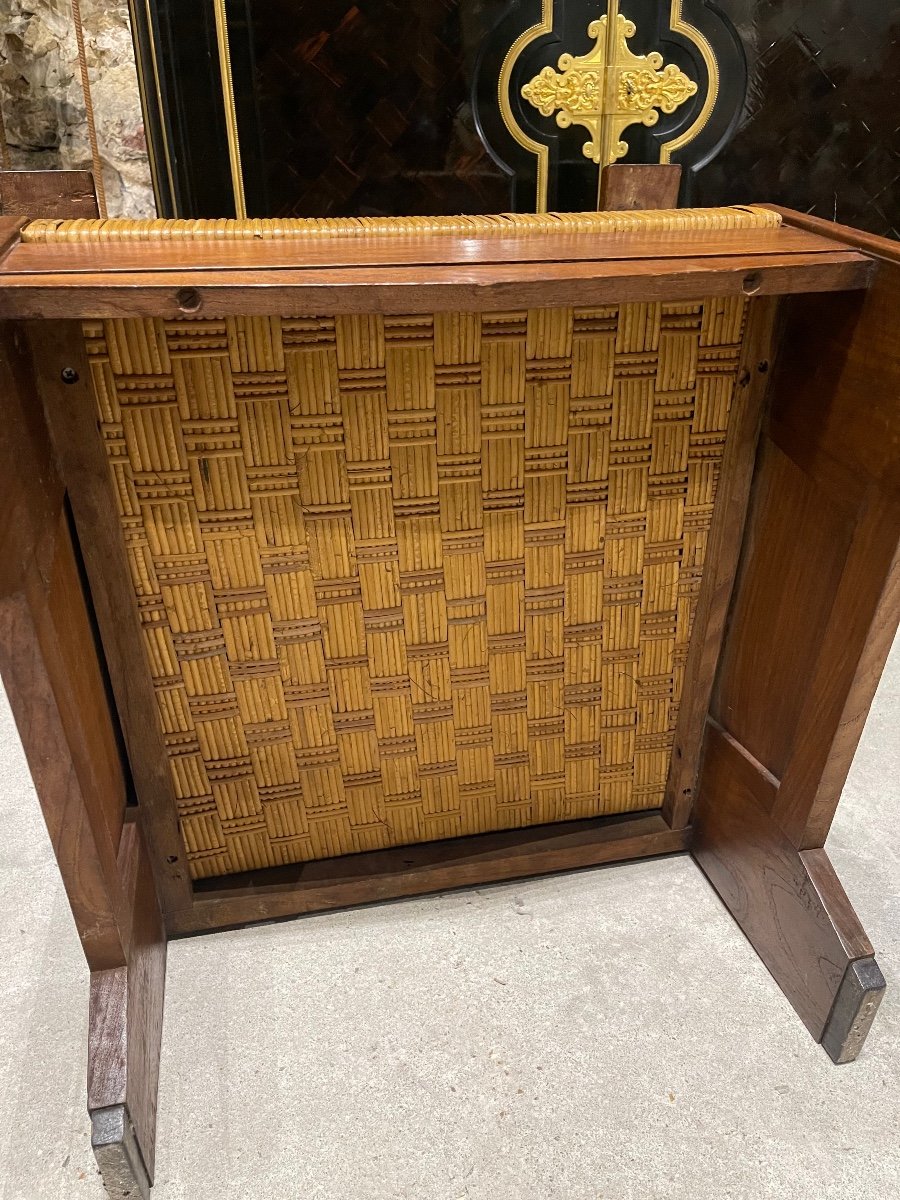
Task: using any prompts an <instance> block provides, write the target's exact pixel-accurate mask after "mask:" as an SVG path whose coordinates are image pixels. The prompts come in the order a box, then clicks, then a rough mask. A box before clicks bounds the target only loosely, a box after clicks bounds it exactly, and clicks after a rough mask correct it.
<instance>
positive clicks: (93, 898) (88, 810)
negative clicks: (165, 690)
mask: <svg viewBox="0 0 900 1200" xmlns="http://www.w3.org/2000/svg"><path fill="white" fill-rule="evenodd" d="M0 417H2V419H0V478H2V479H3V484H4V506H3V511H2V516H0V670H2V672H3V679H4V683H5V685H6V689H7V692H8V695H9V699H10V704H11V707H12V710H13V713H14V715H15V718H16V723H17V725H18V728H19V732H20V735H21V737H22V741H23V745H24V748H25V753H26V757H27V759H28V763H29V766H30V768H31V772H32V774H33V776H34V779H35V784H36V787H37V790H38V798H39V800H40V803H41V808H42V810H43V813H44V819H45V821H46V823H47V828H48V830H49V833H50V839H51V842H52V844H53V849H54V853H55V854H56V856H57V860H58V861H59V864H60V871H61V874H62V876H63V882H64V884H65V887H66V892H67V895H68V897H69V902H70V904H71V906H72V910H73V913H74V915H75V921H76V925H77V927H78V932H79V935H80V936H81V939H82V945H83V948H84V951H85V955H86V956H87V959H88V962H89V963H90V964H91V966H94V967H109V966H116V965H119V964H120V963H122V962H124V960H125V954H126V953H127V948H128V935H127V930H126V929H125V928H124V923H125V921H126V916H125V913H124V902H123V897H122V894H121V889H120V887H119V882H118V873H117V868H116V853H117V849H118V844H119V835H120V832H121V827H122V820H123V815H124V810H125V804H126V800H127V793H126V777H125V773H124V770H123V765H122V762H121V760H120V757H119V750H118V744H117V741H116V736H115V730H114V726H113V722H112V720H111V716H110V712H109V709H108V705H107V699H106V692H105V686H104V681H103V676H102V673H101V668H100V665H99V663H98V661H97V655H96V646H95V643H94V637H93V630H92V628H91V623H90V619H89V615H88V611H87V608H86V605H85V601H84V597H83V594H82V590H81V581H80V578H79V573H78V567H77V563H76V560H75V555H74V551H73V547H72V543H71V540H70V537H69V528H68V522H67V515H66V512H65V507H64V494H63V489H62V484H61V482H60V480H59V477H58V475H57V473H56V469H55V466H54V463H53V461H52V457H51V454H50V448H49V443H48V440H47V435H46V431H45V430H44V428H43V424H42V420H41V414H40V406H39V403H38V401H37V397H36V395H35V392H34V388H33V385H32V383H31V380H30V377H29V364H28V360H27V356H26V354H25V351H24V344H23V341H22V339H21V338H20V337H19V336H18V334H17V332H16V331H15V330H13V329H12V328H10V327H5V328H4V329H3V330H2V336H0Z"/></svg>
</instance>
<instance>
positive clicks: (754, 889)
mask: <svg viewBox="0 0 900 1200" xmlns="http://www.w3.org/2000/svg"><path fill="white" fill-rule="evenodd" d="M777 790H778V783H777V781H776V780H775V779H774V778H773V777H772V776H771V775H770V774H769V773H768V772H767V771H766V770H765V768H763V767H762V766H761V765H760V764H759V763H757V762H755V761H754V760H753V759H752V758H751V757H750V756H749V755H748V754H747V753H746V752H745V751H744V750H742V748H741V747H740V746H739V745H738V744H737V743H736V742H735V741H734V739H733V738H730V737H729V736H728V734H727V733H724V732H723V731H722V730H720V729H718V728H717V727H716V726H714V725H710V726H709V727H708V729H707V737H706V751H705V756H704V761H703V768H702V771H701V776H700V784H699V792H698V805H697V829H696V835H695V841H694V855H695V857H696V858H697V861H698V862H699V864H700V866H701V867H702V868H703V870H704V872H705V873H706V875H707V876H708V877H709V879H710V882H711V883H712V885H713V887H714V888H715V889H716V891H717V892H718V893H719V895H720V896H721V897H722V899H723V900H724V902H725V904H726V905H727V906H728V909H729V910H730V912H731V914H732V916H733V917H734V918H735V920H736V921H737V922H738V924H739V925H740V926H741V928H742V929H743V931H744V933H746V935H747V937H748V938H749V939H750V941H751V942H752V944H753V947H754V949H755V950H756V952H757V954H759V956H760V958H761V959H762V960H763V962H764V963H765V964H766V966H767V967H768V969H769V970H770V971H771V973H772V975H773V976H774V978H775V980H776V981H777V983H778V985H779V986H780V987H781V989H782V991H783V992H784V993H785V995H786V996H787V997H788V999H789V1000H790V1002H791V1004H792V1005H793V1006H794V1008H795V1009H796V1010H797V1012H798V1014H799V1015H800V1017H801V1018H802V1020H803V1023H804V1024H805V1025H806V1027H807V1029H808V1030H809V1031H810V1033H811V1034H812V1035H813V1037H814V1038H815V1039H816V1041H820V1040H821V1039H822V1036H823V1035H824V1033H825V1030H826V1026H827V1023H828V1017H829V1014H830V1013H831V1009H832V1005H833V1004H834V1000H835V997H836V996H837V993H838V990H839V988H840V986H841V982H842V980H843V978H844V974H845V972H846V969H847V967H848V965H849V964H850V962H851V961H852V960H853V959H854V958H855V957H857V956H858V955H857V951H859V950H865V951H866V952H867V953H869V954H871V947H870V946H869V945H868V941H867V939H866V938H865V934H863V933H862V930H861V928H860V926H859V921H858V920H857V918H856V915H855V914H854V913H853V909H852V907H851V906H850V902H849V901H848V900H847V898H846V896H845V895H844V893H843V889H842V888H841V886H840V883H839V882H838V879H837V876H836V875H835V874H834V872H833V871H830V870H829V869H828V867H826V865H825V863H826V859H825V852H824V851H820V852H819V856H818V857H817V859H816V860H815V861H814V862H813V863H812V864H811V866H812V869H813V874H812V875H811V874H810V871H809V869H808V868H807V865H806V863H805V862H804V860H803V858H802V857H801V855H800V853H799V852H798V851H797V850H796V849H795V848H794V846H792V845H791V843H790V841H789V840H788V838H787V837H786V836H785V835H784V833H782V831H781V830H780V829H779V827H778V825H777V824H776V823H775V822H774V821H773V820H772V818H771V817H770V816H769V810H770V809H771V808H772V806H773V804H774V799H775V794H776V792H777Z"/></svg>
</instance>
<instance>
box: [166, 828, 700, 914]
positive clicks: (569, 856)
mask: <svg viewBox="0 0 900 1200" xmlns="http://www.w3.org/2000/svg"><path fill="white" fill-rule="evenodd" d="M687 845H688V832H687V831H686V830H673V829H670V828H669V826H668V825H667V824H666V822H665V821H664V820H663V819H662V817H661V816H660V815H659V814H658V813H648V814H646V815H644V816H639V817H627V818H620V817H606V818H597V819H594V820H589V821H572V822H567V823H564V824H560V825H549V826H536V827H533V828H530V829H516V830H509V831H504V832H501V833H485V834H478V835H476V836H474V837H466V838H452V839H448V840H447V841H442V842H425V843H420V844H418V845H415V846H403V847H399V848H397V849H395V850H378V851H373V852H370V853H365V854H348V855H345V856H344V857H342V858H331V859H322V860H319V861H318V862H309V863H302V864H297V865H295V866H293V867H289V868H283V869H281V868H274V869H270V870H267V871H263V872H257V873H254V874H251V875H248V876H229V877H228V879H227V880H221V881H212V880H210V881H208V882H207V883H205V884H203V885H196V886H195V888H194V903H193V907H192V908H187V909H185V910H183V911H181V912H176V913H174V914H173V915H172V917H171V918H170V920H169V928H170V932H171V933H173V934H176V935H177V934H190V933H201V932H203V931H205V930H211V929H222V928H225V927H227V926H232V925H243V924H247V923H249V922H252V921H267V920H271V919H272V918H275V917H292V916H297V915H299V914H301V913H311V912H322V911H325V910H327V909H333V908H346V907H348V906H350V905H356V904H371V903H373V902H375V901H383V900H395V899H398V898H400V897H403V896H421V895H426V894H427V893H429V892H441V891H446V890H448V889H450V888H459V887H469V886H473V885H476V884H485V883H497V882H500V881H503V880H511V879H524V878H526V877H528V876H530V875H546V874H550V873H552V872H554V871H571V870H574V869H576V868H579V867H590V866H597V865H599V864H601V863H609V862H623V861H625V860H627V859H634V858H647V857H649V856H651V855H655V854H673V853H677V852H679V851H683V850H685V849H686V848H687Z"/></svg>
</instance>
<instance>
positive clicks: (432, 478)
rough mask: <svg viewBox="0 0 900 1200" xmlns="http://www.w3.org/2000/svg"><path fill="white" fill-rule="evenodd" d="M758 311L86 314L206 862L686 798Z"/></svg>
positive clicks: (337, 848)
mask: <svg viewBox="0 0 900 1200" xmlns="http://www.w3.org/2000/svg"><path fill="white" fill-rule="evenodd" d="M714 211H715V210H714ZM648 217H653V218H656V219H657V220H658V221H662V220H664V219H665V217H666V214H610V215H604V214H586V215H585V216H584V217H580V218H578V219H579V220H582V221H588V220H589V221H592V222H593V223H594V224H595V225H596V226H598V227H602V222H603V221H604V220H606V221H607V222H613V223H614V222H619V223H621V222H622V221H625V222H627V221H629V220H641V219H647V218H648ZM526 219H527V218H526ZM670 219H671V220H672V221H675V220H678V221H679V222H681V223H682V225H681V227H682V228H684V227H685V225H684V222H687V223H688V225H689V223H690V221H691V220H692V216H691V214H690V213H687V214H685V213H678V214H672V215H671V216H670ZM693 219H695V220H696V221H697V222H698V227H700V228H706V227H709V222H710V220H711V219H713V217H712V216H711V214H710V213H708V212H707V213H703V214H696V215H695V216H694V218H693ZM719 219H720V221H721V222H723V224H722V226H721V227H725V228H727V227H729V226H728V225H727V224H725V222H729V221H730V222H732V223H733V222H734V221H736V220H737V221H740V220H745V221H746V222H748V223H752V222H753V221H758V222H759V223H761V224H762V223H771V222H772V221H773V220H776V218H774V217H773V215H772V214H761V213H753V212H746V211H737V212H736V211H735V210H726V211H725V215H722V216H721V217H720V218H719ZM460 220H466V219H465V218H462V219H460ZM468 220H474V221H479V220H484V219H482V218H469V219H468ZM531 220H532V221H538V222H540V221H541V220H544V221H548V220H549V218H531ZM701 222H706V225H704V224H702V223H701ZM41 224H42V223H36V225H37V226H40V225H41ZM43 224H45V225H46V228H45V229H44V231H43V232H41V230H40V229H37V228H36V226H32V227H31V228H32V230H33V231H34V232H33V233H32V236H33V237H35V238H38V237H46V238H47V240H52V239H53V238H54V237H60V238H64V237H67V236H68V237H82V238H83V239H85V240H98V239H99V240H102V238H103V237H107V236H109V237H114V236H116V226H117V223H115V222H106V223H98V222H74V223H62V224H61V223H58V222H57V223H50V224H47V223H43ZM119 224H121V225H122V226H127V225H128V223H119ZM288 224H289V223H285V222H281V223H274V222H273V223H265V222H255V223H254V222H248V223H247V226H250V225H256V226H258V227H259V228H258V229H257V232H256V234H254V235H253V236H266V237H278V236H283V235H284V228H285V226H286V225H288ZM299 224H301V225H309V223H299ZM322 224H323V225H324V224H328V225H330V226H331V227H334V226H335V225H336V224H338V223H336V222H327V223H326V222H323V223H322ZM348 224H349V223H348ZM357 224H361V223H357ZM213 225H215V226H216V227H217V228H218V230H219V232H218V234H216V233H215V230H214V229H213V228H212V226H213ZM224 225H225V223H202V222H199V223H190V224H185V223H164V222H161V223H156V224H155V225H154V226H153V227H150V226H147V227H146V228H145V229H144V230H143V231H140V230H139V231H138V233H137V235H136V236H145V237H148V238H152V237H155V236H169V237H172V236H196V237H204V236H249V235H247V234H246V227H234V228H233V229H232V231H231V234H229V233H228V231H227V230H226V231H225V234H224V235H223V233H222V229H223V227H224ZM267 225H268V228H264V227H265V226H267ZM166 226H168V231H167V232H166V231H165V227H166ZM176 226H177V227H176ZM76 227H80V230H79V228H76ZM434 227H435V222H434V221H433V220H432V221H430V222H429V228H430V229H433V228H434ZM104 230H105V232H104ZM131 230H132V231H131V233H129V232H128V231H127V230H125V229H121V230H120V233H121V236H122V237H125V236H135V234H134V229H133V226H132V227H131ZM315 230H316V227H315V224H314V223H312V227H311V228H309V233H310V236H315ZM348 233H350V234H352V230H348ZM367 236H385V237H390V236H391V226H390V224H389V223H388V224H387V225H386V226H385V228H384V229H383V230H380V231H379V229H377V228H376V229H371V230H369V231H368V233H367ZM752 303H753V301H750V300H747V299H745V298H744V297H742V296H738V297H734V298H718V299H708V300H705V301H700V302H692V303H683V302H682V303H667V302H659V303H642V304H636V303H626V304H620V305H615V304H613V305H608V306H605V307H600V308H579V307H573V308H552V309H551V308H533V309H529V310H527V311H525V310H514V311H504V312H488V313H473V312H438V313H433V314H430V315H428V314H426V315H421V314H416V315H410V316H402V315H401V316H395V315H392V316H381V315H379V314H377V313H374V312H373V313H369V314H365V313H364V314H353V315H340V314H329V313H327V312H324V313H317V314H306V315H302V314H301V315H290V316H289V315H271V316H252V317H251V316H247V317H229V318H222V319H203V318H198V319H188V318H185V319H178V320H172V321H166V320H159V319H154V320H150V319H147V320H138V319H128V320H124V319H123V320H106V321H94V322H88V323H87V324H86V325H85V338H86V343H87V349H88V352H89V356H90V362H91V365H92V374H93V383H94V390H95V393H96V400H97V406H98V414H99V419H100V422H101V428H102V434H103V439H104V444H105V447H106V450H107V453H108V460H109V469H110V472H111V476H112V479H113V483H114V491H115V497H116V501H117V504H118V513H119V517H120V520H121V528H122V535H123V538H124V541H125V545H126V548H127V554H128V560H129V563H130V568H131V574H132V580H133V584H134V594H135V599H136V603H137V607H138V611H139V614H140V621H141V628H142V634H143V643H144V648H145V651H146V658H147V665H148V670H149V672H150V675H151V677H152V681H153V687H154V690H155V695H156V699H157V703H158V711H159V718H160V721H161V724H162V728H163V731H164V735H165V744H166V748H167V753H168V756H169V766H170V770H171V775H172V780H173V783H174V789H175V794H176V796H177V804H178V817H179V821H180V827H181V831H182V836H183V839H184V844H185V849H186V852H187V856H188V859H189V862H190V869H191V873H192V875H193V877H194V878H200V877H206V876H213V875H222V874H227V873H231V872H237V871H243V870H247V869H251V868H257V867H264V866H269V865H276V864H285V863H291V862H298V861H303V860H308V859H314V858H323V857H330V856H333V855H339V854H345V853H348V852H354V851H363V850H372V849H377V848H381V847H387V846H392V845H399V844H406V843H413V842H419V841H425V840H432V839H441V838H449V837H455V836H458V835H462V834H470V833H480V832H484V831H487V830H496V829H505V828H511V827H516V826H525V825H533V824H542V823H545V822H555V821H563V820H568V819H573V818H579V817H591V816H598V815H604V814H613V813H625V812H633V811H639V810H646V809H654V808H658V807H659V806H660V804H661V802H662V797H663V792H664V788H665V784H666V778H667V774H668V769H669V760H670V756H671V752H672V745H673V735H674V729H675V722H676V718H677V713H678V705H679V699H680V695H681V690H682V681H683V673H684V663H685V658H686V654H687V648H688V644H689V640H690V636H691V626H692V621H693V617H694V611H695V606H696V602H697V596H698V591H699V587H700V582H701V577H702V574H703V568H704V560H705V555H706V548H707V538H708V532H709V528H710V521H711V518H712V514H713V508H714V504H715V502H716V494H717V482H718V478H719V472H720V465H721V462H722V457H723V453H724V449H725V444H726V438H727V436H728V429H729V413H730V410H731V402H732V395H733V392H734V387H735V382H736V378H737V373H738V362H739V357H740V353H741V345H742V337H743V332H744V329H745V326H746V321H747V314H748V308H749V306H750V304H752Z"/></svg>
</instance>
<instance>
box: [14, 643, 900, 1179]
mask: <svg viewBox="0 0 900 1200" xmlns="http://www.w3.org/2000/svg"><path fill="white" fill-rule="evenodd" d="M0 701H2V694H0ZM898 727H900V643H898V646H897V647H896V648H895V651H894V655H893V658H892V661H891V664H890V666H889V668H888V671H887V673H886V675H885V678H884V680H883V682H882V687H881V690H880V692H879V696H878V700H877V702H876V704H875V707H874V709H873V711H872V713H871V716H870V719H869V722H868V725H867V727H866V732H865V735H864V739H863V745H862V747H861V751H860V754H859V757H858V759H857V761H856V764H855V765H854V769H853V773H852V775H851V778H850V781H849V782H848V785H847V789H846V793H845V797H844V801H843V804H842V807H841V811H840V814H839V816H838V819H837V822H836V824H835V827H834V830H833V832H832V836H831V839H830V841H829V850H830V852H831V854H832V857H833V860H834V862H835V864H836V866H837V868H838V871H839V872H840V874H841V876H842V878H843V880H844V882H845V885H846V887H847V890H848V892H849V894H850V896H851V899H852V900H853V901H854V903H855V905H856V907H857V909H858V911H859V913H860V916H861V917H862V919H863V922H864V924H865V925H866V927H867V929H868V931H869V934H870V936H871V937H872V940H873V942H874V943H875V946H876V949H877V951H878V954H879V960H880V962H881V965H882V968H883V969H884V972H885V974H886V975H887V977H888V981H889V985H890V981H891V979H895V980H897V979H900V833H898V828H900V826H898V812H900V805H898V801H900V784H898V779H900V735H898ZM0 961H2V963H3V971H2V973H0V1188H2V1196H3V1197H4V1200H44V1198H47V1200H51V1198H52V1200H58V1198H66V1200H68V1198H70V1197H71V1198H75V1200H91V1198H95V1200H99V1198H100V1197H102V1196H103V1194H104V1193H103V1189H102V1186H101V1183H100V1180H99V1178H98V1176H97V1173H96V1170H95V1167H94V1163H93V1158H92V1156H91V1151H90V1145H89V1132H88V1122H87V1119H86V1116H85V1111H84V1076H85V1057H86V1033H87V984H88V977H87V970H86V968H85V965H84V962H83V959H82V956H81V952H80V949H79V946H78V941H77V938H76V935H75V930H74V927H73V924H72V919H71V916H70V914H69V911H68V909H67V907H66V901H65V897H64V895H63V891H62V887H61V884H60V881H59V878H58V876H57V874H56V871H55V868H54V863H53V858H52V855H51V852H50V846H49V842H48V839H47V835H46V832H45V830H44V828H43V824H42V820H41V817H40V813H39V811H38V807H37V801H36V799H35V797H34V794H33V790H32V788H31V784H30V780H29V777H28V773H27V770H26V767H25V763H24V759H23V757H22V753H21V749H20V747H19V745H18V741H17V738H16V734H15V730H14V727H13V724H12V720H11V718H10V715H9V712H8V710H7V709H6V708H5V705H3V706H2V707H0ZM898 1194H900V987H896V986H895V987H894V989H893V990H892V991H891V990H889V992H888V996H887V999H886V1000H885V1002H884V1004H883V1006H882V1010H881V1013H880V1014H879V1018H878V1021H877V1023H876V1026H875V1029H874V1031H873V1033H872V1036H871V1037H870V1039H869V1042H868V1045H867V1047H866V1050H865V1051H864V1055H863V1058H862V1059H861V1060H860V1061H859V1062H858V1063H856V1064H854V1065H852V1066H846V1067H833V1066H832V1065H831V1064H830V1062H829V1061H828V1059H827V1058H826V1056H825V1054H824V1053H823V1051H822V1050H820V1049H819V1048H818V1047H817V1046H816V1045H814V1043H813V1042H812V1041H811V1040H810V1039H809V1037H808V1036H807V1034H806V1032H805V1030H804V1029H803V1026H802V1025H801V1023H800V1021H799V1019H798V1018H797V1017H796V1016H795V1015H794V1013H793V1011H792V1010H791V1008H790V1006H789V1005H788V1003H787V1001H786V1000H785V999H784V997H783V996H782V995H781V993H780V992H779V990H778V988H777V987H776V986H775V984H774V983H773V982H772V980H771V979H770V977H769V975H768V974H767V972H766V970H765V968H764V967H763V966H762V964H761V963H760V962H759V960H758V959H757V958H756V956H755V954H754V953H753V951H752V950H751V948H750V946H749V945H748V943H747V942H746V941H745V940H744V938H743V936H742V935H741V933H740V931H739V930H738V928H737V927H736V926H735V925H734V923H733V922H732V920H731V918H730V917H729V916H728V914H727V913H726V912H725V910H724V909H723V908H722V907H721V905H720V904H719V902H718V900H717V899H716V897H715V895H714V894H713V892H712V891H711V890H710V888H709V886H708V885H707V884H706V882H705V880H704V878H703V877H702V875H701V874H700V873H699V871H698V870H697V869H696V868H695V867H694V866H693V865H692V863H691V862H690V861H689V860H688V859H686V858H678V859H666V860H661V861H657V862H645V863H638V864H632V865H629V866H623V867H615V868H611V869H605V870H604V869H599V870H591V871H585V872H581V873H579V874H576V875H570V876H565V877H560V878H550V879H541V880H536V881H533V882H527V883H517V884H513V885H509V886H502V887H496V888H485V889H481V890H474V891H470V892H466V893H457V894H453V895H444V896H436V897H433V898H428V899H423V900H415V901H410V902H405V903H399V904H393V905H387V906H382V907H374V908H369V909H365V910H360V911H356V912H349V913H339V914H336V915H327V916H319V917H314V918H310V919H306V920H301V921H295V922H292V923H287V924H282V925H277V926H269V927H266V928H262V929H252V930H244V931H240V932H236V933H228V934H219V935H217V936H213V937H207V938H199V939H194V940H190V941H184V942H176V943H174V944H173V945H172V946H171V948H170V956H169V974H168V983H167V995H166V1018H165V1029H164V1036H163V1057H162V1079H161V1084H160V1115H159V1155H158V1171H157V1186H156V1188H155V1191H154V1196H155V1198H156V1200H187V1198H190V1200H211V1198H216V1200H251V1198H253V1197H260V1198H263V1197H265V1198H266V1200H282V1198H293V1197H303V1198H304V1200H562V1198H565V1200H657V1198H659V1200H698V1198H702V1197H710V1198H715V1200H720V1198H730V1197H734V1198H740V1200H744V1198H747V1200H751V1198H752V1200H780V1198H782V1197H784V1198H785V1200H787V1198H788V1197H789V1198H790V1200H807V1198H808V1200H813V1198H815V1200H838V1198H843V1197H848V1198H849V1197H856V1196H859V1195H869V1196H879V1197H887V1196H897V1195H898Z"/></svg>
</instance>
